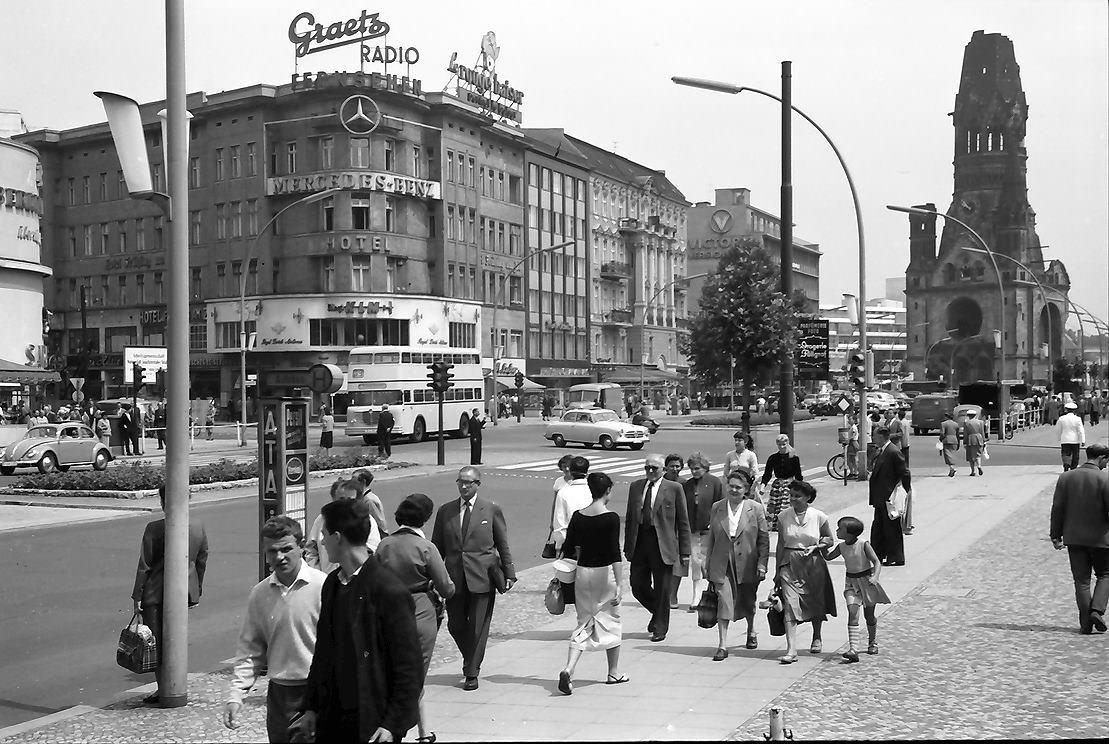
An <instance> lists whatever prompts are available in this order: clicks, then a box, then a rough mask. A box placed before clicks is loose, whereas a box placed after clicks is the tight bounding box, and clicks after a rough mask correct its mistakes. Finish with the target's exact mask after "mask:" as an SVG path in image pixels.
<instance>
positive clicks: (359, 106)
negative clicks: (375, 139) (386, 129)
mask: <svg viewBox="0 0 1109 744" xmlns="http://www.w3.org/2000/svg"><path fill="white" fill-rule="evenodd" d="M339 123H340V124H342V125H343V129H345V130H347V131H348V132H350V133H351V134H369V133H370V132H372V131H373V130H375V129H377V125H378V124H380V123H381V109H379V108H378V107H377V104H376V103H374V101H373V99H372V98H370V97H369V96H363V95H354V96H351V97H350V98H348V99H347V100H345V101H343V103H342V104H341V105H340V106H339Z"/></svg>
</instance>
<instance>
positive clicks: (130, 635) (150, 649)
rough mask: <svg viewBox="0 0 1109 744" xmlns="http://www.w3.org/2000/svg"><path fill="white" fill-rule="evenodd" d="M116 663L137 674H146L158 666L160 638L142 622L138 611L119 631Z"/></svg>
mask: <svg viewBox="0 0 1109 744" xmlns="http://www.w3.org/2000/svg"><path fill="white" fill-rule="evenodd" d="M116 663H117V664H119V665H120V666H121V667H123V668H124V669H126V670H127V671H129V672H134V673H135V674H146V673H147V672H153V671H154V670H155V669H157V668H158V639H157V638H155V637H154V631H152V630H151V629H150V628H149V627H147V626H146V625H143V624H142V616H141V615H140V614H139V613H138V612H136V613H135V614H134V615H133V616H132V617H131V622H129V623H127V627H126V628H124V629H123V630H122V631H120V633H119V645H118V646H117V647H116Z"/></svg>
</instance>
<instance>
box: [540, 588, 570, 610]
mask: <svg viewBox="0 0 1109 744" xmlns="http://www.w3.org/2000/svg"><path fill="white" fill-rule="evenodd" d="M543 604H544V605H545V606H546V608H547V612H549V613H551V614H552V615H561V614H562V613H564V612H566V597H565V596H564V595H563V583H562V582H561V581H559V580H558V579H551V583H549V584H547V591H546V592H544V594H543Z"/></svg>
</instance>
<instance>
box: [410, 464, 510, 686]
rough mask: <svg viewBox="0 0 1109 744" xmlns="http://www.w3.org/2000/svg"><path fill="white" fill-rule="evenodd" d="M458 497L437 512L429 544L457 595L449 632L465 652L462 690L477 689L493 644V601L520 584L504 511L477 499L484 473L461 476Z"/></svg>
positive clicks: (467, 470)
mask: <svg viewBox="0 0 1109 744" xmlns="http://www.w3.org/2000/svg"><path fill="white" fill-rule="evenodd" d="M455 483H456V484H457V485H458V494H459V498H457V499H453V500H451V501H449V502H447V503H446V504H443V505H442V506H440V507H439V510H438V511H437V512H436V513H435V527H434V528H433V530H432V533H431V542H433V543H434V544H435V547H436V548H438V549H439V554H440V555H441V556H443V561H444V562H445V563H446V564H447V574H448V575H449V576H450V577H451V581H452V582H454V585H455V588H456V591H455V593H454V596H453V597H451V598H450V599H448V600H447V630H448V631H450V634H451V638H453V639H454V642H455V644H456V645H457V646H458V650H459V651H460V652H461V653H462V674H463V676H464V677H465V678H466V679H465V682H463V685H462V689H464V690H476V689H477V688H478V673H479V672H481V662H482V660H483V659H484V658H485V645H486V643H487V642H488V641H489V622H490V620H492V618H493V600H494V598H495V597H496V594H495V593H494V589H495V590H496V591H498V592H507V591H508V590H509V589H511V588H512V585H513V584H515V583H516V568H515V566H514V565H513V563H512V552H511V551H510V550H509V548H508V528H507V527H506V526H505V522H504V514H503V513H502V512H501V507H499V506H498V505H497V504H495V503H493V502H492V501H489V500H488V499H483V498H480V497H479V496H478V495H477V491H478V488H480V487H481V471H479V470H478V469H477V468H475V467H473V466H472V465H470V466H466V467H464V468H462V469H461V470H459V471H458V478H457V479H456V480H455Z"/></svg>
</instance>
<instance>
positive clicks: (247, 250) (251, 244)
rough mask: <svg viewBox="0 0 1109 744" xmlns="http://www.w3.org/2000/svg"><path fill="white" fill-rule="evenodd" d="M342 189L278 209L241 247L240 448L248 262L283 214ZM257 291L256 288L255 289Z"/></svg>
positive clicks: (243, 443)
mask: <svg viewBox="0 0 1109 744" xmlns="http://www.w3.org/2000/svg"><path fill="white" fill-rule="evenodd" d="M340 191H342V189H326V190H324V191H320V192H318V193H315V194H309V195H308V196H305V197H303V198H301V199H297V200H296V201H294V202H291V203H290V204H286V205H285V206H284V207H282V208H281V209H279V210H278V211H277V213H276V214H274V215H273V217H270V219H269V221H268V222H267V223H266V224H265V225H263V226H262V229H261V230H259V231H258V234H257V235H255V236H254V237H252V238H251V239H250V240H248V241H247V242H246V244H245V245H244V246H243V267H242V270H241V271H240V272H239V424H240V426H241V429H240V431H239V436H240V437H241V439H240V441H239V446H240V447H245V446H246V352H247V335H248V334H247V332H246V277H247V274H248V273H250V262H251V261H253V260H254V248H255V247H256V246H257V245H258V239H259V238H261V237H262V236H263V235H265V234H266V231H267V230H269V229H270V227H272V226H273V225H276V224H277V220H278V218H279V217H281V215H283V214H285V212H287V211H288V210H290V209H292V208H293V207H298V206H300V205H302V204H311V203H313V202H317V201H322V200H323V199H326V198H328V197H330V196H332V195H334V194H337V193H338V192H340ZM255 291H257V288H255Z"/></svg>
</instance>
